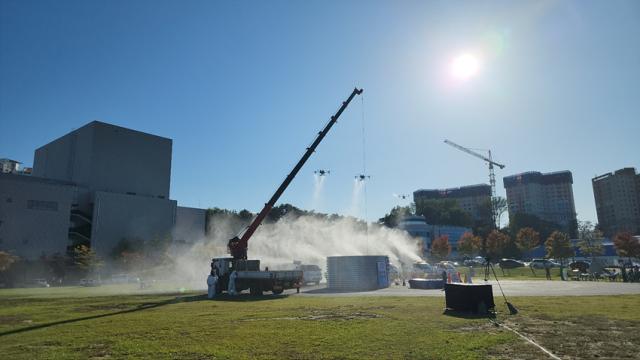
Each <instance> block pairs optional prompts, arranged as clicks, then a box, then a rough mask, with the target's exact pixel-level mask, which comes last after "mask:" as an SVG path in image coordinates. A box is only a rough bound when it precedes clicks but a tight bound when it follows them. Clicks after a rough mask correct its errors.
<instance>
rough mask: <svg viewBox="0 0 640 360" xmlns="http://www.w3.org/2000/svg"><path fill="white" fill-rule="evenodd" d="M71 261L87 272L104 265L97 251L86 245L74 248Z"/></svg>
mask: <svg viewBox="0 0 640 360" xmlns="http://www.w3.org/2000/svg"><path fill="white" fill-rule="evenodd" d="M71 262H72V263H73V265H75V266H76V267H77V268H78V269H80V270H81V271H83V272H85V273H87V272H92V271H95V270H97V269H98V268H100V267H102V265H103V262H102V260H101V259H100V258H99V257H98V256H97V255H96V253H95V251H93V250H92V249H91V248H90V247H88V246H86V245H77V246H75V247H74V248H73V249H72V251H71Z"/></svg>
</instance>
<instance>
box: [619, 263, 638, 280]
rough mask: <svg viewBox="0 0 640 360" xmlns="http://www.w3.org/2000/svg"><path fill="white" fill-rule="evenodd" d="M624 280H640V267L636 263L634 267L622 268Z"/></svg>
mask: <svg viewBox="0 0 640 360" xmlns="http://www.w3.org/2000/svg"><path fill="white" fill-rule="evenodd" d="M621 273H622V274H621V275H622V281H623V282H640V268H639V267H638V266H637V265H636V266H633V267H628V268H627V267H624V266H623V267H622V269H621Z"/></svg>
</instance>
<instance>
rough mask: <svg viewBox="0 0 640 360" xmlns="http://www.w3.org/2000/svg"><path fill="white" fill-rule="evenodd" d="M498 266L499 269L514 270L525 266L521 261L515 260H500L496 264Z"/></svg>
mask: <svg viewBox="0 0 640 360" xmlns="http://www.w3.org/2000/svg"><path fill="white" fill-rule="evenodd" d="M498 265H499V266H500V268H501V269H516V268H520V267H524V266H525V264H524V263H523V262H522V261H518V260H515V259H502V260H500V261H499V262H498Z"/></svg>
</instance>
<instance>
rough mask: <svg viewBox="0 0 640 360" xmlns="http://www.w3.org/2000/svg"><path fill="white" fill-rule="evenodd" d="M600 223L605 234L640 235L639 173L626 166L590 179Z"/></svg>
mask: <svg viewBox="0 0 640 360" xmlns="http://www.w3.org/2000/svg"><path fill="white" fill-rule="evenodd" d="M591 184H592V185H593V197H594V199H595V202H596V211H597V213H598V224H599V225H600V228H601V229H602V231H603V232H604V233H605V235H606V236H614V235H615V234H616V233H618V232H621V231H628V232H632V233H634V234H640V174H637V173H636V169H635V168H624V169H620V170H617V171H615V172H613V173H607V174H604V175H600V176H596V177H595V178H593V179H592V180H591Z"/></svg>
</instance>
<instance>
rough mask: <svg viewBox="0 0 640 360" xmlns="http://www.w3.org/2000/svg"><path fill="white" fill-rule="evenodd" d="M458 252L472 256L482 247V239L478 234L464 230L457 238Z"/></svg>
mask: <svg viewBox="0 0 640 360" xmlns="http://www.w3.org/2000/svg"><path fill="white" fill-rule="evenodd" d="M457 247H458V254H460V255H463V256H473V255H475V254H477V253H478V252H479V251H480V248H481V247H482V239H481V238H480V237H479V236H473V234H472V233H470V232H465V233H464V234H462V236H460V239H459V240H458V245H457Z"/></svg>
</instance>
